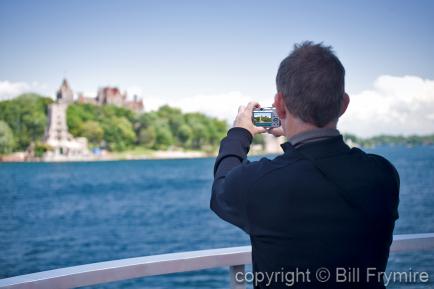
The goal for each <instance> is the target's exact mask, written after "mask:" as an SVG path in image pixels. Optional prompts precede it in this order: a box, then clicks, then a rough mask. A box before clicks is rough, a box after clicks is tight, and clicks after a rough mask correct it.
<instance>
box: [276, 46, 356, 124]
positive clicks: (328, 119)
mask: <svg viewBox="0 0 434 289" xmlns="http://www.w3.org/2000/svg"><path fill="white" fill-rule="evenodd" d="M276 85H277V95H276V101H275V105H276V104H277V105H276V108H277V109H278V112H279V110H280V114H283V115H282V116H283V117H285V113H286V111H287V112H289V113H290V114H291V116H292V117H293V118H296V119H298V120H300V121H301V122H302V123H305V124H309V125H311V126H313V127H325V126H328V125H330V124H336V122H337V119H338V118H339V116H341V115H342V114H343V113H344V111H345V109H346V107H347V105H348V102H349V98H348V95H346V93H345V69H344V67H343V66H342V64H341V62H340V61H339V59H338V58H337V57H336V55H335V54H334V52H333V50H332V48H331V47H329V46H324V45H322V44H321V43H320V44H314V43H312V42H303V43H301V44H296V45H295V47H294V50H293V51H292V52H291V54H290V55H289V56H288V57H286V58H285V59H284V60H283V61H282V62H281V63H280V67H279V70H278V72H277V76H276ZM282 102H283V103H282ZM283 104H284V106H285V107H286V110H285V111H283V107H282V106H283ZM279 106H280V109H279ZM280 114H279V115H280Z"/></svg>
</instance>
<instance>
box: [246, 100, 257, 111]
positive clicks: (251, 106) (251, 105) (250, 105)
mask: <svg viewBox="0 0 434 289" xmlns="http://www.w3.org/2000/svg"><path fill="white" fill-rule="evenodd" d="M257 107H259V103H258V102H256V101H251V102H249V104H247V109H248V110H250V111H253V109H255V108H257Z"/></svg>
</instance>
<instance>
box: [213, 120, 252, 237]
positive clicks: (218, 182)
mask: <svg viewBox="0 0 434 289" xmlns="http://www.w3.org/2000/svg"><path fill="white" fill-rule="evenodd" d="M251 142H252V135H251V134H250V133H249V132H248V131H247V130H245V129H243V128H239V127H236V128H232V129H230V130H229V131H228V134H227V137H225V138H224V139H223V140H222V141H221V144H220V151H219V155H218V156H217V159H216V162H215V165H214V182H213V185H212V195H211V204H210V206H211V209H212V210H213V211H214V212H215V213H216V214H217V215H218V216H219V217H220V218H222V219H223V220H225V221H227V222H229V223H231V224H233V225H235V226H237V227H240V228H241V229H243V230H244V231H246V232H247V217H246V214H245V204H244V201H245V198H244V197H243V196H244V192H245V186H246V185H247V183H246V180H244V178H243V175H242V171H241V170H240V169H238V170H237V167H240V165H241V164H242V163H243V162H246V161H247V153H248V152H249V147H250V143H251Z"/></svg>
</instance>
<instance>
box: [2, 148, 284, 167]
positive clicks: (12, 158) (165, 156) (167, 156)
mask: <svg viewBox="0 0 434 289" xmlns="http://www.w3.org/2000/svg"><path fill="white" fill-rule="evenodd" d="M217 153H218V152H217V151H214V152H205V151H178V150H168V151H149V152H147V153H136V152H134V151H125V152H115V153H109V152H107V153H106V154H103V155H100V156H97V155H89V156H81V157H62V158H53V159H46V158H45V159H44V158H28V157H26V155H25V152H16V153H13V154H9V155H4V156H0V164H1V163H69V162H108V161H129V160H131V161H135V160H176V159H199V158H211V157H214V158H215V157H216V156H217ZM276 153H279V152H267V151H265V150H252V151H250V152H249V155H250V156H256V155H268V154H276Z"/></svg>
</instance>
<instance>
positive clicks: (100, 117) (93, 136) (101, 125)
mask: <svg viewBox="0 0 434 289" xmlns="http://www.w3.org/2000/svg"><path fill="white" fill-rule="evenodd" d="M135 121H136V115H135V114H134V112H132V111H130V110H128V109H125V108H120V107H116V106H111V105H107V106H96V105H92V104H80V103H74V104H71V105H69V106H68V111H67V123H68V129H69V131H70V133H71V134H72V135H73V136H83V137H86V138H87V139H88V141H89V142H90V143H91V144H92V145H95V146H97V145H99V144H100V143H101V141H104V142H105V144H106V147H107V148H108V149H110V150H115V151H122V150H125V149H128V148H131V147H132V146H133V145H134V144H135V142H136V133H135V131H134V129H133V123H135Z"/></svg>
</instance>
